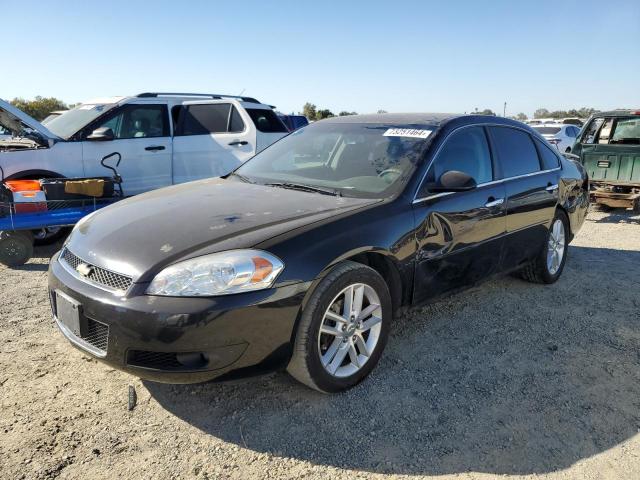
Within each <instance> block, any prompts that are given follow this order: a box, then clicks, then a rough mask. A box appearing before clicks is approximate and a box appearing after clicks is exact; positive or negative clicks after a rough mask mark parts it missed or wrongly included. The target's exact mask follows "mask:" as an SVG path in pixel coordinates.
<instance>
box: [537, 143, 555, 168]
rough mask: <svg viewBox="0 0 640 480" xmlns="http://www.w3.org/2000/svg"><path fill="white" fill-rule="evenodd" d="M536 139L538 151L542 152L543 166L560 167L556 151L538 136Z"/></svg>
mask: <svg viewBox="0 0 640 480" xmlns="http://www.w3.org/2000/svg"><path fill="white" fill-rule="evenodd" d="M535 141H536V146H537V147H538V153H540V159H541V160H542V168H544V169H545V170H551V169H552V168H558V167H559V166H560V161H559V159H558V156H557V155H556V154H555V152H554V151H553V150H551V149H550V148H549V147H548V146H547V145H545V144H544V143H542V142H541V141H540V140H538V139H537V138H536V139H535Z"/></svg>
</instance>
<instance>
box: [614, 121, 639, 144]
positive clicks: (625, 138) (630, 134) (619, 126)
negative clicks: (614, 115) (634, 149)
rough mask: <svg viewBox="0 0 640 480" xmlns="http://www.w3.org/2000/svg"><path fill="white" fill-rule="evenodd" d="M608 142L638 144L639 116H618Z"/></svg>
mask: <svg viewBox="0 0 640 480" xmlns="http://www.w3.org/2000/svg"><path fill="white" fill-rule="evenodd" d="M609 143H626V144H632V145H639V144H640V118H624V119H622V118H620V119H618V121H617V122H616V124H615V127H614V130H613V135H611V140H609Z"/></svg>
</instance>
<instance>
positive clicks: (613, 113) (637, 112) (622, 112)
mask: <svg viewBox="0 0 640 480" xmlns="http://www.w3.org/2000/svg"><path fill="white" fill-rule="evenodd" d="M593 116H594V117H635V116H638V117H640V108H636V109H618V110H609V111H608V112H598V113H594V114H593Z"/></svg>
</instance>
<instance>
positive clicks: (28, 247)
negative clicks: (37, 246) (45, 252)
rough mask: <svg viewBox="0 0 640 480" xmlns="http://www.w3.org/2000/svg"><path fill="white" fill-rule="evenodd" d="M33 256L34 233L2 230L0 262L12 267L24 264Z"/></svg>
mask: <svg viewBox="0 0 640 480" xmlns="http://www.w3.org/2000/svg"><path fill="white" fill-rule="evenodd" d="M32 256H33V235H32V234H31V232H29V231H1V232H0V263H1V264H3V265H6V266H7V267H10V268H15V267H19V266H21V265H24V264H25V263H27V262H28V261H29V259H30V258H31V257H32Z"/></svg>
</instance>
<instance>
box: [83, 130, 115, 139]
mask: <svg viewBox="0 0 640 480" xmlns="http://www.w3.org/2000/svg"><path fill="white" fill-rule="evenodd" d="M114 138H116V137H115V135H114V134H113V130H111V129H110V128H108V127H101V128H96V129H95V130H94V131H93V132H91V135H89V136H87V140H90V141H92V142H106V141H108V140H113V139H114Z"/></svg>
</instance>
